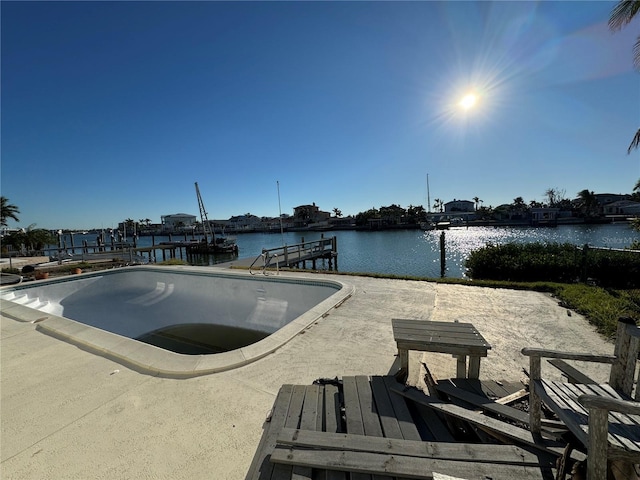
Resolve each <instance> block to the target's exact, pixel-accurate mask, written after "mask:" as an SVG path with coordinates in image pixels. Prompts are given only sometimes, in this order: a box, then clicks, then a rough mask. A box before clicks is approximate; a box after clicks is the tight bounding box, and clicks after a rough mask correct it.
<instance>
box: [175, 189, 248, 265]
mask: <svg viewBox="0 0 640 480" xmlns="http://www.w3.org/2000/svg"><path fill="white" fill-rule="evenodd" d="M195 185H196V196H197V197H198V208H199V209H200V219H201V220H202V231H203V233H204V238H203V239H202V240H201V241H199V242H195V243H192V244H190V245H189V246H187V253H194V254H207V253H231V254H235V255H237V254H238V244H237V243H236V239H235V237H227V236H226V235H225V233H224V230H222V235H218V236H216V234H215V231H214V230H213V229H212V228H211V224H210V223H209V218H208V217H207V211H206V210H205V208H204V202H203V201H202V196H201V195H200V189H199V188H198V182H196V183H195Z"/></svg>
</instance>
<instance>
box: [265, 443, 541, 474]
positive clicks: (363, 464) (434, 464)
mask: <svg viewBox="0 0 640 480" xmlns="http://www.w3.org/2000/svg"><path fill="white" fill-rule="evenodd" d="M272 460H273V461H274V462H277V463H280V462H282V463H288V464H295V465H305V466H310V467H316V468H335V469H340V470H344V471H348V472H355V473H359V474H372V475H374V477H375V476H376V474H381V473H386V474H390V475H394V476H398V477H401V478H418V479H429V478H433V475H434V473H445V472H455V475H456V477H459V476H461V475H462V476H464V477H465V478H483V477H489V478H491V479H493V480H513V479H514V478H517V479H519V480H529V479H531V480H533V479H542V478H545V477H544V476H543V473H542V472H541V469H540V467H537V466H536V467H530V466H524V465H501V464H496V463H478V462H463V461H455V460H436V459H432V458H421V457H402V458H401V459H399V458H398V457H394V456H393V455H388V454H382V453H369V452H352V451H331V450H309V449H293V448H289V449H280V448H278V449H276V450H275V451H274V453H273V454H272ZM399 460H401V461H399ZM352 478H353V474H352Z"/></svg>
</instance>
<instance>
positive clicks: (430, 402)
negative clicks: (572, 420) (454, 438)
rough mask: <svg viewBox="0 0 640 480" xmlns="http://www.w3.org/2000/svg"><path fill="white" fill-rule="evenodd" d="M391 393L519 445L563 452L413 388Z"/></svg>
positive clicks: (525, 432)
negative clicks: (492, 432) (493, 432)
mask: <svg viewBox="0 0 640 480" xmlns="http://www.w3.org/2000/svg"><path fill="white" fill-rule="evenodd" d="M392 391H394V392H396V393H398V394H400V395H403V396H405V397H407V398H410V399H411V400H413V401H414V402H416V403H419V404H422V405H425V406H427V407H429V408H432V409H434V410H437V411H439V412H442V413H444V414H446V415H452V416H454V417H456V418H461V419H462V420H466V421H467V422H470V423H474V424H476V425H478V426H480V427H483V428H486V429H487V430H490V431H495V432H496V433H498V434H499V435H501V436H504V437H507V438H510V439H511V440H513V441H516V442H518V443H520V444H524V445H528V446H531V447H534V448H536V449H539V450H542V451H545V452H549V453H552V454H554V455H557V456H561V455H562V454H563V452H564V445H563V444H560V443H557V442H552V441H545V440H543V439H538V438H534V436H533V434H532V433H531V432H530V431H529V430H525V429H523V428H519V427H516V426H514V425H510V424H508V423H505V422H501V421H500V420H496V419H494V418H490V417H487V416H486V415H483V414H482V413H477V412H473V411H470V410H467V409H465V408H462V407H459V406H457V405H451V404H448V403H444V402H442V401H441V400H438V399H436V398H433V397H429V396H427V395H425V394H424V393H422V392H420V391H418V390H416V389H415V388H407V389H403V388H402V386H399V387H396V386H393V387H392Z"/></svg>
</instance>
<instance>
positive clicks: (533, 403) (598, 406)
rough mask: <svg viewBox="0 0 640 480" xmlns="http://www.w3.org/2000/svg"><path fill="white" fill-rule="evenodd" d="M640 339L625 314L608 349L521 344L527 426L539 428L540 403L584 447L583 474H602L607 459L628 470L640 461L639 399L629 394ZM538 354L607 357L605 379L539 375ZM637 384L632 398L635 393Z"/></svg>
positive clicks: (604, 474)
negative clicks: (526, 370)
mask: <svg viewBox="0 0 640 480" xmlns="http://www.w3.org/2000/svg"><path fill="white" fill-rule="evenodd" d="M639 344H640V328H638V327H637V326H636V325H635V322H634V321H633V320H632V319H629V318H621V319H620V321H619V322H618V329H617V335H616V345H615V349H614V354H613V355H593V354H582V353H571V352H558V351H554V350H543V349H534V348H524V349H523V350H522V353H523V354H524V355H527V356H529V359H530V375H531V384H530V401H529V403H530V405H529V412H530V422H529V423H530V426H531V431H532V433H534V434H537V435H539V434H540V433H541V404H542V402H544V403H545V405H547V406H548V407H549V408H550V409H551V410H552V411H553V412H554V413H555V414H556V415H558V417H559V418H560V420H562V421H563V422H564V423H565V425H566V426H567V428H569V430H571V432H572V433H573V434H574V435H575V436H576V438H577V439H578V440H579V441H580V442H581V443H582V445H584V446H585V447H587V478H588V479H589V480H595V479H606V478H607V465H608V462H607V460H609V461H615V462H616V463H617V466H618V467H619V468H621V469H622V470H625V469H626V470H627V472H629V474H631V470H632V469H633V466H632V465H633V464H634V463H640V403H638V402H634V401H632V400H631V393H632V389H633V385H634V379H635V371H636V363H637V359H638V351H639ZM541 358H554V359H565V360H578V361H586V362H600V363H610V364H611V373H610V376H609V384H608V385H607V384H604V385H595V384H580V383H564V382H555V381H549V380H545V379H543V378H542V372H541ZM637 390H638V389H636V399H637V396H638V391H637Z"/></svg>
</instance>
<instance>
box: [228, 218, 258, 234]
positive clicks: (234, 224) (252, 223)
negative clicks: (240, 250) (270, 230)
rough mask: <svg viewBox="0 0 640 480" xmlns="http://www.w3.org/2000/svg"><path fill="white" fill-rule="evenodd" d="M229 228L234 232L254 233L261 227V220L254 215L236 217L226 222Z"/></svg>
mask: <svg viewBox="0 0 640 480" xmlns="http://www.w3.org/2000/svg"><path fill="white" fill-rule="evenodd" d="M227 225H228V226H229V228H230V229H231V230H232V231H234V232H241V231H243V230H246V231H254V230H257V229H259V228H260V227H261V225H262V219H260V218H259V217H257V216H255V215H251V214H248V215H236V216H234V217H231V218H230V219H229V221H228V222H227Z"/></svg>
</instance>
